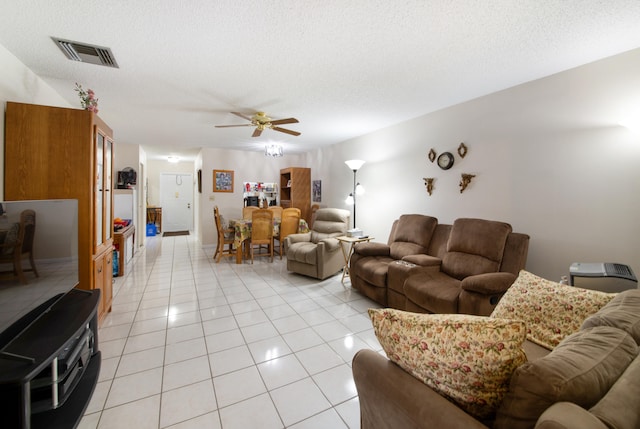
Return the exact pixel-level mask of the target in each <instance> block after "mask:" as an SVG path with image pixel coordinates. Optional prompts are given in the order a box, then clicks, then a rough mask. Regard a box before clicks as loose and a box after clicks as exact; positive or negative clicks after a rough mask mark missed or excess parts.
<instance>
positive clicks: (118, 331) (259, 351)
mask: <svg viewBox="0 0 640 429" xmlns="http://www.w3.org/2000/svg"><path fill="white" fill-rule="evenodd" d="M213 250H214V249H209V248H204V249H203V248H202V247H201V246H200V245H199V243H198V242H197V241H196V240H195V239H194V238H193V236H179V237H164V238H162V237H159V236H157V237H147V245H146V247H145V248H141V249H140V250H138V251H137V252H136V254H135V257H134V260H133V261H132V262H131V263H130V264H129V265H128V266H127V273H126V275H125V276H123V277H118V278H115V281H114V285H113V286H114V300H113V311H112V312H111V313H110V314H109V315H108V316H107V317H106V318H105V320H104V322H103V324H102V326H101V328H100V330H99V342H100V350H101V351H102V359H103V360H102V369H101V373H100V378H99V381H98V385H97V387H96V389H95V392H94V394H93V397H92V399H91V403H90V404H89V407H88V409H87V411H86V414H85V416H84V418H83V419H82V421H81V423H80V428H82V429H88V428H100V429H102V428H118V429H122V428H135V429H146V428H152V429H158V428H168V427H170V428H176V429H177V428H180V429H187V428H214V429H218V428H223V429H235V428H242V429H251V428H264V429H270V428H285V427H286V428H296V429H313V428H322V429H327V428H331V429H339V428H351V429H356V428H359V427H360V416H359V404H358V397H357V394H356V389H355V385H354V383H353V378H352V375H351V360H352V358H353V355H354V354H355V353H356V351H358V350H360V349H362V348H371V349H374V350H376V351H380V350H381V347H380V345H379V343H378V341H377V339H376V337H375V335H374V333H373V329H372V327H371V323H370V321H369V318H368V316H367V309H368V308H370V307H379V306H378V305H377V304H375V303H373V302H372V301H370V300H368V299H367V298H365V297H363V296H362V295H360V294H359V293H358V292H357V291H355V290H352V289H351V287H350V283H349V281H345V284H344V285H343V284H342V283H341V282H340V278H341V276H340V275H336V276H334V277H331V278H329V279H326V280H324V281H318V280H314V279H311V278H307V277H303V276H300V275H297V274H293V273H289V272H287V269H286V259H283V260H282V261H281V260H279V259H277V258H274V261H273V263H271V262H269V261H268V259H267V258H257V259H256V261H255V263H254V264H253V265H251V264H249V263H245V264H242V265H236V264H235V260H233V259H231V258H223V260H222V261H221V262H220V263H219V264H216V263H215V262H214V261H213V260H212V254H213Z"/></svg>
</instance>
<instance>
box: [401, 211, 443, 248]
mask: <svg viewBox="0 0 640 429" xmlns="http://www.w3.org/2000/svg"><path fill="white" fill-rule="evenodd" d="M437 224H438V219H436V218H434V217H431V216H424V215H418V214H406V215H402V216H400V218H399V219H398V222H397V224H396V225H395V228H394V231H393V239H392V240H393V241H392V242H391V243H390V245H389V248H390V252H391V257H392V258H393V259H402V258H403V257H405V256H407V255H414V254H417V253H427V250H428V247H429V242H430V241H431V236H432V235H433V231H434V230H435V229H436V225H437Z"/></svg>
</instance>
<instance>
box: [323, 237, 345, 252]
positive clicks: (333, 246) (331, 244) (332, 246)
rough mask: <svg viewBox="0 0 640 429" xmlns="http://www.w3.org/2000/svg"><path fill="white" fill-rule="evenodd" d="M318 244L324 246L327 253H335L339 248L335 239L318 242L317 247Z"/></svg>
mask: <svg viewBox="0 0 640 429" xmlns="http://www.w3.org/2000/svg"><path fill="white" fill-rule="evenodd" d="M320 244H324V247H325V248H326V250H327V251H328V252H335V251H336V250H338V249H339V248H340V242H339V241H338V240H336V239H335V238H323V239H322V240H320V241H319V242H318V245H320Z"/></svg>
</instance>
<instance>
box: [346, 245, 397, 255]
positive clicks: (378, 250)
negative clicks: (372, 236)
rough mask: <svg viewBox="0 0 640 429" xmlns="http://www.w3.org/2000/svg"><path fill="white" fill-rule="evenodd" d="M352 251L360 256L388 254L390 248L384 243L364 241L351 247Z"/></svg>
mask: <svg viewBox="0 0 640 429" xmlns="http://www.w3.org/2000/svg"><path fill="white" fill-rule="evenodd" d="M353 253H357V254H358V255H361V256H389V255H390V254H391V249H390V248H389V246H388V245H386V244H384V243H376V242H371V241H370V242H365V243H358V245H357V246H354V247H353Z"/></svg>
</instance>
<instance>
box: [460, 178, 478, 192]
mask: <svg viewBox="0 0 640 429" xmlns="http://www.w3.org/2000/svg"><path fill="white" fill-rule="evenodd" d="M461 176H462V180H460V193H463V192H464V190H465V189H467V186H469V184H470V183H471V179H473V178H474V177H476V175H475V174H467V173H462V175H461Z"/></svg>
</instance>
